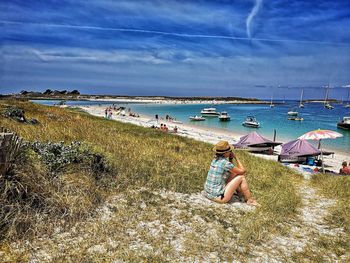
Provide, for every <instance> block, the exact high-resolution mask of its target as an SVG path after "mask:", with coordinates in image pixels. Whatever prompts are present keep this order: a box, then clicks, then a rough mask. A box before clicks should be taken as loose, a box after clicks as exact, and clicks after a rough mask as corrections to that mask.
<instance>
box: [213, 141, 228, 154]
mask: <svg viewBox="0 0 350 263" xmlns="http://www.w3.org/2000/svg"><path fill="white" fill-rule="evenodd" d="M232 150H233V146H232V145H230V144H229V143H228V141H219V142H218V143H217V144H215V146H214V148H213V151H214V152H215V153H227V152H230V151H232Z"/></svg>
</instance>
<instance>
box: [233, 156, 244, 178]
mask: <svg viewBox="0 0 350 263" xmlns="http://www.w3.org/2000/svg"><path fill="white" fill-rule="evenodd" d="M233 160H236V163H237V165H236V166H235V167H233V168H232V169H231V170H230V173H231V174H234V175H244V174H245V172H246V169H245V168H244V166H243V164H242V163H241V161H240V160H239V159H238V158H237V156H236V155H235V154H234V153H231V154H230V156H229V161H230V162H231V163H232V162H233Z"/></svg>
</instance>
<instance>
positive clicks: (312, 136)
mask: <svg viewBox="0 0 350 263" xmlns="http://www.w3.org/2000/svg"><path fill="white" fill-rule="evenodd" d="M342 136H343V135H342V134H340V133H339V132H335V131H331V130H321V129H318V130H314V131H309V132H307V133H305V134H303V135H301V136H300V137H299V138H298V139H301V140H317V141H319V146H320V151H321V159H322V171H323V173H324V164H323V151H322V146H321V140H323V139H335V138H339V137H342Z"/></svg>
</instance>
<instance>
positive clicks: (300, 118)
mask: <svg viewBox="0 0 350 263" xmlns="http://www.w3.org/2000/svg"><path fill="white" fill-rule="evenodd" d="M288 120H291V121H303V120H304V118H302V117H290V118H288Z"/></svg>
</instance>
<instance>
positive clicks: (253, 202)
mask: <svg viewBox="0 0 350 263" xmlns="http://www.w3.org/2000/svg"><path fill="white" fill-rule="evenodd" d="M247 205H252V206H261V204H259V203H258V202H257V201H256V200H255V199H253V198H250V199H248V200H247Z"/></svg>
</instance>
